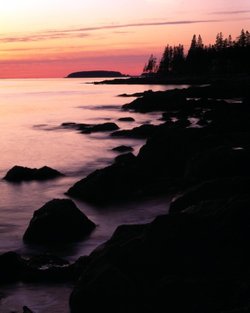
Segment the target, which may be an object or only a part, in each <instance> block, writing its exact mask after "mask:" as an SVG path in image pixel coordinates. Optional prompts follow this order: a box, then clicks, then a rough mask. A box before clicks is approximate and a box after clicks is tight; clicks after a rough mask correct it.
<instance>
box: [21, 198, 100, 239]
mask: <svg viewBox="0 0 250 313" xmlns="http://www.w3.org/2000/svg"><path fill="white" fill-rule="evenodd" d="M94 228H95V224H94V223H93V222H92V221H90V220H89V219H88V218H87V217H86V216H85V215H84V214H83V213H82V212H81V211H80V210H79V209H78V208H77V207H76V205H75V204H74V202H72V201H71V200H68V199H54V200H51V201H49V202H47V203H46V204H45V205H44V206H43V207H41V208H40V209H38V210H36V211H35V212H34V214H33V218H32V219H31V221H30V224H29V226H28V228H27V230H26V232H25V234H24V236H23V240H24V241H25V242H27V243H38V244H46V243H51V242H72V241H78V240H81V239H83V238H84V237H85V236H87V235H89V234H90V233H91V231H92V230H93V229H94Z"/></svg>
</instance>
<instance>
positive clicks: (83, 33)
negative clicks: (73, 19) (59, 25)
mask: <svg viewBox="0 0 250 313" xmlns="http://www.w3.org/2000/svg"><path fill="white" fill-rule="evenodd" d="M215 22H221V20H219V19H210V20H181V21H162V22H142V23H127V24H111V25H102V26H95V27H83V28H75V29H74V28H71V29H64V30H47V31H44V32H40V33H35V34H34V33H30V34H26V35H22V36H17V35H15V36H7V37H4V36H0V42H3V43H13V42H30V41H42V40H55V39H62V38H82V37H87V36H89V33H90V32H93V31H98V30H116V29H122V28H130V27H132V28H133V27H154V26H164V25H166V26H167V25H185V24H199V23H215Z"/></svg>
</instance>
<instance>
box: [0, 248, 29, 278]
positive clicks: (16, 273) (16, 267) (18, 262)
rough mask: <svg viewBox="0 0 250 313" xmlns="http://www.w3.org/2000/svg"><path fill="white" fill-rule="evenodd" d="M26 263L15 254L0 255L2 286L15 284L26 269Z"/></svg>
mask: <svg viewBox="0 0 250 313" xmlns="http://www.w3.org/2000/svg"><path fill="white" fill-rule="evenodd" d="M25 266H26V265H25V261H24V259H23V258H21V257H20V255H18V254H17V253H15V252H6V253H4V254H1V255H0V277H1V279H0V284H1V283H10V282H15V281H17V280H18V279H20V277H21V275H22V272H23V270H24V269H25Z"/></svg>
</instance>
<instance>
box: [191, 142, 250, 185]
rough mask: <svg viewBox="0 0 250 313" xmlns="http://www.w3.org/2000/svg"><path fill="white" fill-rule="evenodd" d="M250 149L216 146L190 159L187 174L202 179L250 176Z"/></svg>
mask: <svg viewBox="0 0 250 313" xmlns="http://www.w3.org/2000/svg"><path fill="white" fill-rule="evenodd" d="M249 162H250V149H249V147H244V148H241V149H234V148H232V147H230V146H221V147H216V148H213V149H211V150H209V149H208V150H206V151H204V152H201V153H199V154H198V155H196V156H194V157H193V158H191V159H190V161H189V164H188V166H187V176H189V177H193V178H194V177H195V178H198V179H202V180H208V179H213V178H216V177H218V178H219V177H232V176H250V168H249V166H248V165H249Z"/></svg>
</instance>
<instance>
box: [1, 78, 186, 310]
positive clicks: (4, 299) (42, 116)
mask: <svg viewBox="0 0 250 313" xmlns="http://www.w3.org/2000/svg"><path fill="white" fill-rule="evenodd" d="M97 80H98V79H95V81H97ZM99 80H101V79H99ZM92 81H94V79H64V78H62V79H13V80H12V79H6V80H3V79H2V80H1V79H0V254H1V253H4V252H7V251H15V252H18V253H20V254H22V255H26V256H28V255H33V254H41V253H44V252H50V253H53V254H56V255H58V256H61V257H63V258H66V259H68V260H69V261H72V262H73V261H74V260H76V259H77V258H78V257H79V256H81V255H87V254H89V253H90V252H91V251H93V249H94V248H96V247H97V246H98V245H99V244H101V243H103V242H104V241H106V240H107V239H108V238H109V237H110V236H111V234H112V233H113V231H114V230H115V229H116V227H117V226H118V225H120V224H125V223H126V224H131V223H145V222H150V221H152V220H153V219H154V217H155V216H157V215H159V214H164V213H166V212H167V210H168V199H164V198H163V199H151V200H148V201H144V202H139V203H134V202H131V203H126V204H124V205H119V206H117V205H116V206H115V205H114V206H111V205H110V206H108V207H105V208H100V207H95V206H93V205H89V204H87V203H84V202H81V201H75V200H74V199H73V200H74V201H75V203H76V204H77V206H78V207H79V208H80V209H81V210H82V211H83V212H84V213H85V214H86V215H87V216H88V217H89V218H90V219H91V220H93V221H94V222H95V223H96V224H97V225H98V227H97V228H96V229H95V231H94V232H93V233H92V234H91V235H90V236H89V237H88V238H87V239H86V240H84V241H82V242H78V243H75V244H70V245H62V246H59V245H57V246H51V247H44V246H37V245H26V244H24V243H23V241H22V236H23V234H24V232H25V230H26V228H27V226H28V223H29V221H30V219H31V217H32V215H33V212H34V211H35V210H36V209H38V208H40V207H41V206H42V205H44V204H45V203H46V202H47V201H49V200H52V199H54V198H66V196H65V195H64V193H65V192H66V191H67V190H68V188H69V187H71V186H72V185H73V184H74V183H75V182H77V181H78V180H80V179H82V178H83V177H85V176H86V175H87V174H89V173H90V172H92V171H93V170H95V169H97V168H102V167H104V166H106V165H108V164H111V163H112V161H113V159H114V158H115V157H116V156H117V155H118V154H117V153H115V152H114V151H112V148H114V147H116V146H118V145H121V144H125V145H130V146H132V147H133V148H134V153H135V154H137V153H138V151H139V149H140V147H141V146H142V145H143V144H144V143H145V141H144V140H134V139H122V138H112V137H110V136H109V133H107V132H103V133H95V134H80V133H79V132H77V131H76V130H73V129H65V128H63V127H62V126H61V124H62V123H64V122H76V123H91V124H92V123H93V124H97V123H103V122H107V121H111V122H115V123H117V124H118V126H119V127H120V128H121V129H130V128H133V127H136V126H139V125H141V124H144V123H151V124H159V123H161V122H160V121H159V117H160V113H152V114H139V113H132V112H125V111H122V110H121V105H123V104H125V103H128V102H131V101H132V100H133V99H134V98H125V97H118V95H119V94H123V93H127V94H132V93H135V92H142V91H145V90H149V89H151V90H153V91H158V90H167V89H173V88H183V87H186V86H174V85H169V86H160V85H94V84H91V83H90V82H92ZM126 116H132V117H133V118H134V119H135V121H134V122H120V121H118V119H119V118H120V117H126ZM14 165H21V166H27V167H42V166H44V165H47V166H50V167H52V168H55V169H57V170H59V171H60V172H62V173H64V174H65V175H66V176H65V177H63V178H59V179H55V180H49V181H45V182H25V183H20V184H16V183H9V182H6V181H4V180H3V179H2V177H3V176H4V175H5V174H6V172H7V171H8V170H9V169H10V168H12V167H13V166H14ZM71 290H72V286H70V285H67V284H61V285H51V284H50V285H46V284H43V285H41V284H23V283H20V284H15V285H8V286H4V287H3V288H1V287H0V313H9V312H22V306H23V305H27V306H29V307H30V308H31V309H32V310H34V312H35V313H45V312H46V313H47V312H53V313H57V312H58V313H59V312H60V313H68V312H69V309H68V297H69V294H70V292H71Z"/></svg>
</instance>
